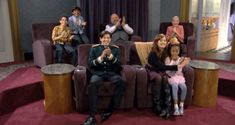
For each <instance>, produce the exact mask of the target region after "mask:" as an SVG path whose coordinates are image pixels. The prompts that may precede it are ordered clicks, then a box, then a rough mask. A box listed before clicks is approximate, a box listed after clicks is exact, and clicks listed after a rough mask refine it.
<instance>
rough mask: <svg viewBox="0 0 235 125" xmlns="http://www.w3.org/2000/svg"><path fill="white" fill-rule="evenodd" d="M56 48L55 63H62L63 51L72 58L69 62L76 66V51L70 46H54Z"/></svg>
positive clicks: (57, 44)
mask: <svg viewBox="0 0 235 125" xmlns="http://www.w3.org/2000/svg"><path fill="white" fill-rule="evenodd" d="M55 48H56V63H62V58H63V53H64V51H65V52H66V53H68V54H69V55H71V56H72V58H71V61H72V64H73V65H76V64H77V53H76V49H74V48H73V47H72V46H71V45H70V44H64V45H62V44H59V43H56V44H55Z"/></svg>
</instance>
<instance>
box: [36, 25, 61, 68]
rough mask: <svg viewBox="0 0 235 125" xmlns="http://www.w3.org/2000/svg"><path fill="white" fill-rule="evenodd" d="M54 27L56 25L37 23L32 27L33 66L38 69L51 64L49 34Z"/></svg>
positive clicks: (50, 40) (51, 55)
mask: <svg viewBox="0 0 235 125" xmlns="http://www.w3.org/2000/svg"><path fill="white" fill-rule="evenodd" d="M56 25H58V23H37V24H33V25H32V38H33V44H32V48H33V57H34V64H35V65H36V66H38V67H43V66H45V65H48V64H51V63H52V62H53V54H52V50H53V49H52V39H51V34H52V30H53V28H54V27H55V26H56Z"/></svg>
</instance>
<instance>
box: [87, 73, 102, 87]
mask: <svg viewBox="0 0 235 125" xmlns="http://www.w3.org/2000/svg"><path fill="white" fill-rule="evenodd" d="M101 83H102V79H101V77H99V76H96V75H95V76H92V77H91V79H90V83H89V86H97V85H99V84H101Z"/></svg>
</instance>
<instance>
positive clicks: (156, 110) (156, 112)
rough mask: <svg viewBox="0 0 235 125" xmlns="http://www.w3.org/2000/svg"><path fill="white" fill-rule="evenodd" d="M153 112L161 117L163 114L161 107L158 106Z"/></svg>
mask: <svg viewBox="0 0 235 125" xmlns="http://www.w3.org/2000/svg"><path fill="white" fill-rule="evenodd" d="M153 112H154V113H155V114H156V115H160V114H161V113H162V109H161V107H160V106H159V105H158V106H154V108H153Z"/></svg>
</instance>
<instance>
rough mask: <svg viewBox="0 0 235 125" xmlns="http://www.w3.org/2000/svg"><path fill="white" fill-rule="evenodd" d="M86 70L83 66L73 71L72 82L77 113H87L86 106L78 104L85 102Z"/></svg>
mask: <svg viewBox="0 0 235 125" xmlns="http://www.w3.org/2000/svg"><path fill="white" fill-rule="evenodd" d="M86 72H87V70H86V67H85V66H79V65H78V66H77V67H76V68H75V70H74V75H73V80H74V89H75V97H74V100H75V105H76V110H77V111H78V112H85V111H87V109H86V107H84V106H86V105H82V104H81V103H80V102H84V103H88V102H85V100H87V99H85V98H86V83H87V73H86Z"/></svg>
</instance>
